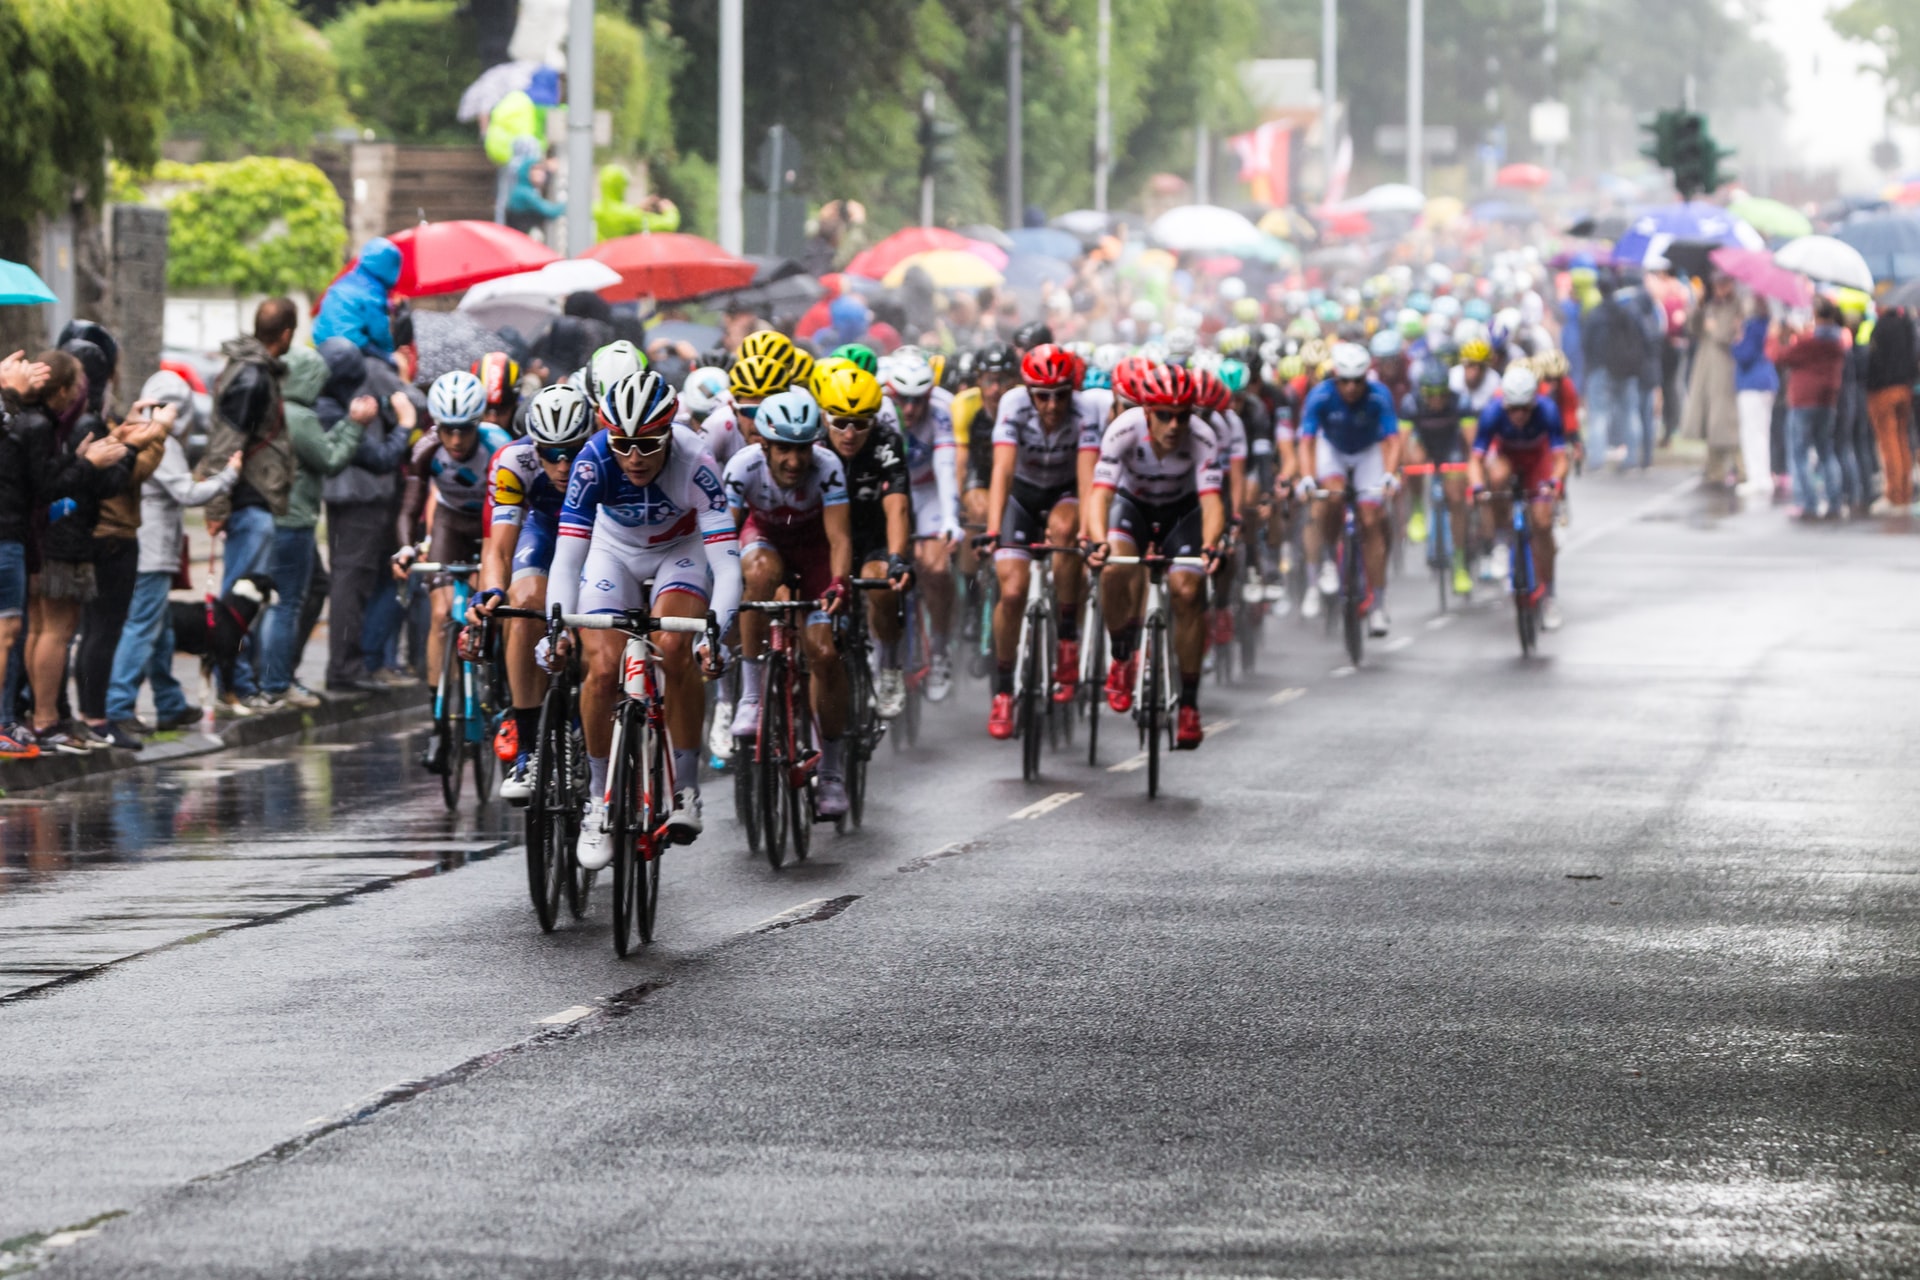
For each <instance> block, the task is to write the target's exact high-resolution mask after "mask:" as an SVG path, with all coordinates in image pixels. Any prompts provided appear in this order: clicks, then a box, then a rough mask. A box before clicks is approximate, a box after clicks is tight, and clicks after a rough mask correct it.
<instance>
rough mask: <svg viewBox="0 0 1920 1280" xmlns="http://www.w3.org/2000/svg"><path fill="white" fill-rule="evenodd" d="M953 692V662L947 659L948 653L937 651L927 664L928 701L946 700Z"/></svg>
mask: <svg viewBox="0 0 1920 1280" xmlns="http://www.w3.org/2000/svg"><path fill="white" fill-rule="evenodd" d="M952 692H953V663H951V662H949V661H948V660H947V655H946V654H944V653H936V654H934V655H933V661H932V662H930V663H928V664H927V701H928V702H945V701H946V700H947V695H948V694H950V693H952Z"/></svg>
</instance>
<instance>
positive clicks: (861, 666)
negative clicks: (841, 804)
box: [846, 654, 911, 827]
mask: <svg viewBox="0 0 1920 1280" xmlns="http://www.w3.org/2000/svg"><path fill="white" fill-rule="evenodd" d="M853 656H854V659H855V660H854V661H852V662H849V663H847V676H848V679H847V723H848V724H849V725H850V726H852V732H850V733H849V734H847V738H846V762H847V816H848V817H849V818H851V819H852V821H853V825H854V826H855V827H858V826H859V825H860V821H861V819H862V818H863V817H864V816H865V814H866V809H867V761H868V760H869V759H871V758H872V756H873V749H874V747H875V745H876V744H878V742H879V740H880V734H881V725H880V717H879V714H878V713H877V712H876V711H875V710H874V705H873V673H872V671H871V670H870V669H869V667H868V666H867V661H866V657H865V655H862V654H856V655H853ZM909 701H911V696H909Z"/></svg>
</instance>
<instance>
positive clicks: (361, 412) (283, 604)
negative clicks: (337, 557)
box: [260, 347, 380, 708]
mask: <svg viewBox="0 0 1920 1280" xmlns="http://www.w3.org/2000/svg"><path fill="white" fill-rule="evenodd" d="M286 366H287V372H286V375H285V377H284V378H283V379H282V380H281V391H282V395H283V412H284V413H285V415H286V424H287V438H288V440H289V441H290V442H291V444H292V446H293V455H294V461H295V463H296V466H297V473H296V474H295V476H294V481H293V485H292V487H291V488H290V489H289V491H288V494H287V504H286V510H285V511H283V512H281V513H279V514H277V515H275V516H274V518H273V549H272V551H271V552H270V553H269V555H268V559H267V574H268V576H270V577H271V578H272V579H273V604H272V605H271V606H269V607H268V609H267V612H266V617H265V619H264V620H263V624H262V632H263V635H262V637H261V644H260V648H261V654H262V662H263V663H264V670H263V672H262V676H261V681H260V691H261V692H262V693H263V694H264V695H266V698H267V700H268V701H269V702H271V703H274V704H279V703H286V704H287V705H290V706H295V707H301V708H309V707H317V706H319V705H320V700H319V699H318V698H316V697H314V696H313V694H312V693H310V692H308V691H307V690H305V689H303V688H301V687H300V686H299V685H297V684H296V683H295V682H294V678H293V677H294V668H295V666H296V665H298V662H299V658H300V655H299V652H298V650H299V647H300V646H299V641H300V614H301V611H302V609H303V608H304V606H305V604H306V598H307V583H308V581H309V579H311V578H312V576H313V561H314V554H315V553H314V541H313V528H314V526H315V525H316V524H318V523H319V521H320V494H321V486H322V485H323V484H324V483H325V482H326V481H327V479H329V478H330V477H332V476H336V475H339V474H340V472H342V471H344V470H345V469H346V468H347V465H348V463H350V462H351V461H352V460H353V456H354V451H355V450H357V449H358V448H359V447H360V438H361V435H362V434H363V432H364V431H365V430H366V426H367V424H368V423H369V422H372V421H373V420H374V419H375V418H377V417H378V416H379V414H380V406H379V403H378V402H377V401H375V400H374V398H373V397H372V396H366V395H362V396H356V397H355V398H354V399H353V401H352V404H351V407H350V409H349V411H348V413H347V416H346V417H345V418H343V419H341V420H340V421H339V422H338V424H337V425H335V426H334V427H333V428H332V429H331V430H329V429H328V428H326V427H324V426H322V425H321V423H320V418H319V416H318V415H317V414H316V413H315V412H314V404H315V402H316V401H318V400H319V398H320V392H321V390H322V389H323V388H324V387H325V386H326V383H327V380H328V377H329V373H330V371H329V369H328V367H327V362H326V360H324V359H323V358H322V357H321V355H320V353H319V352H318V351H314V350H312V349H310V348H306V347H302V348H300V349H299V350H297V351H291V352H288V353H287V358H286Z"/></svg>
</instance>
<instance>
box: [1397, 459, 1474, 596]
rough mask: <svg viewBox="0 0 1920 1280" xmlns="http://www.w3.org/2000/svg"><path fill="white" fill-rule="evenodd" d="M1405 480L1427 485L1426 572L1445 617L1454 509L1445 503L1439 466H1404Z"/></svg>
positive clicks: (1450, 585)
mask: <svg viewBox="0 0 1920 1280" xmlns="http://www.w3.org/2000/svg"><path fill="white" fill-rule="evenodd" d="M1460 469H1461V470H1463V471H1464V470H1465V469H1466V468H1465V467H1461V468H1460ZM1406 476H1407V478H1408V479H1410V480H1413V479H1419V478H1422V477H1424V478H1425V479H1426V482H1427V539H1426V542H1427V546H1426V552H1427V572H1428V573H1430V574H1432V575H1433V585H1434V589H1435V590H1436V591H1437V592H1438V593H1439V596H1440V612H1442V613H1445V612H1446V611H1447V606H1448V605H1449V604H1450V603H1451V602H1452V599H1453V553H1454V545H1453V508H1452V506H1451V504H1450V503H1449V502H1448V501H1447V484H1446V475H1445V473H1444V468H1442V467H1441V465H1440V464H1438V463H1433V462H1415V463H1409V464H1408V465H1407V468H1406Z"/></svg>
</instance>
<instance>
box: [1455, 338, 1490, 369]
mask: <svg viewBox="0 0 1920 1280" xmlns="http://www.w3.org/2000/svg"><path fill="white" fill-rule="evenodd" d="M1491 359H1493V347H1492V346H1491V345H1489V344H1488V342H1487V340H1486V339H1485V338H1477V337H1476V338H1468V339H1467V340H1466V341H1465V342H1463V343H1461V344H1460V362H1461V363H1462V364H1485V363H1487V362H1488V361H1489V360H1491Z"/></svg>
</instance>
